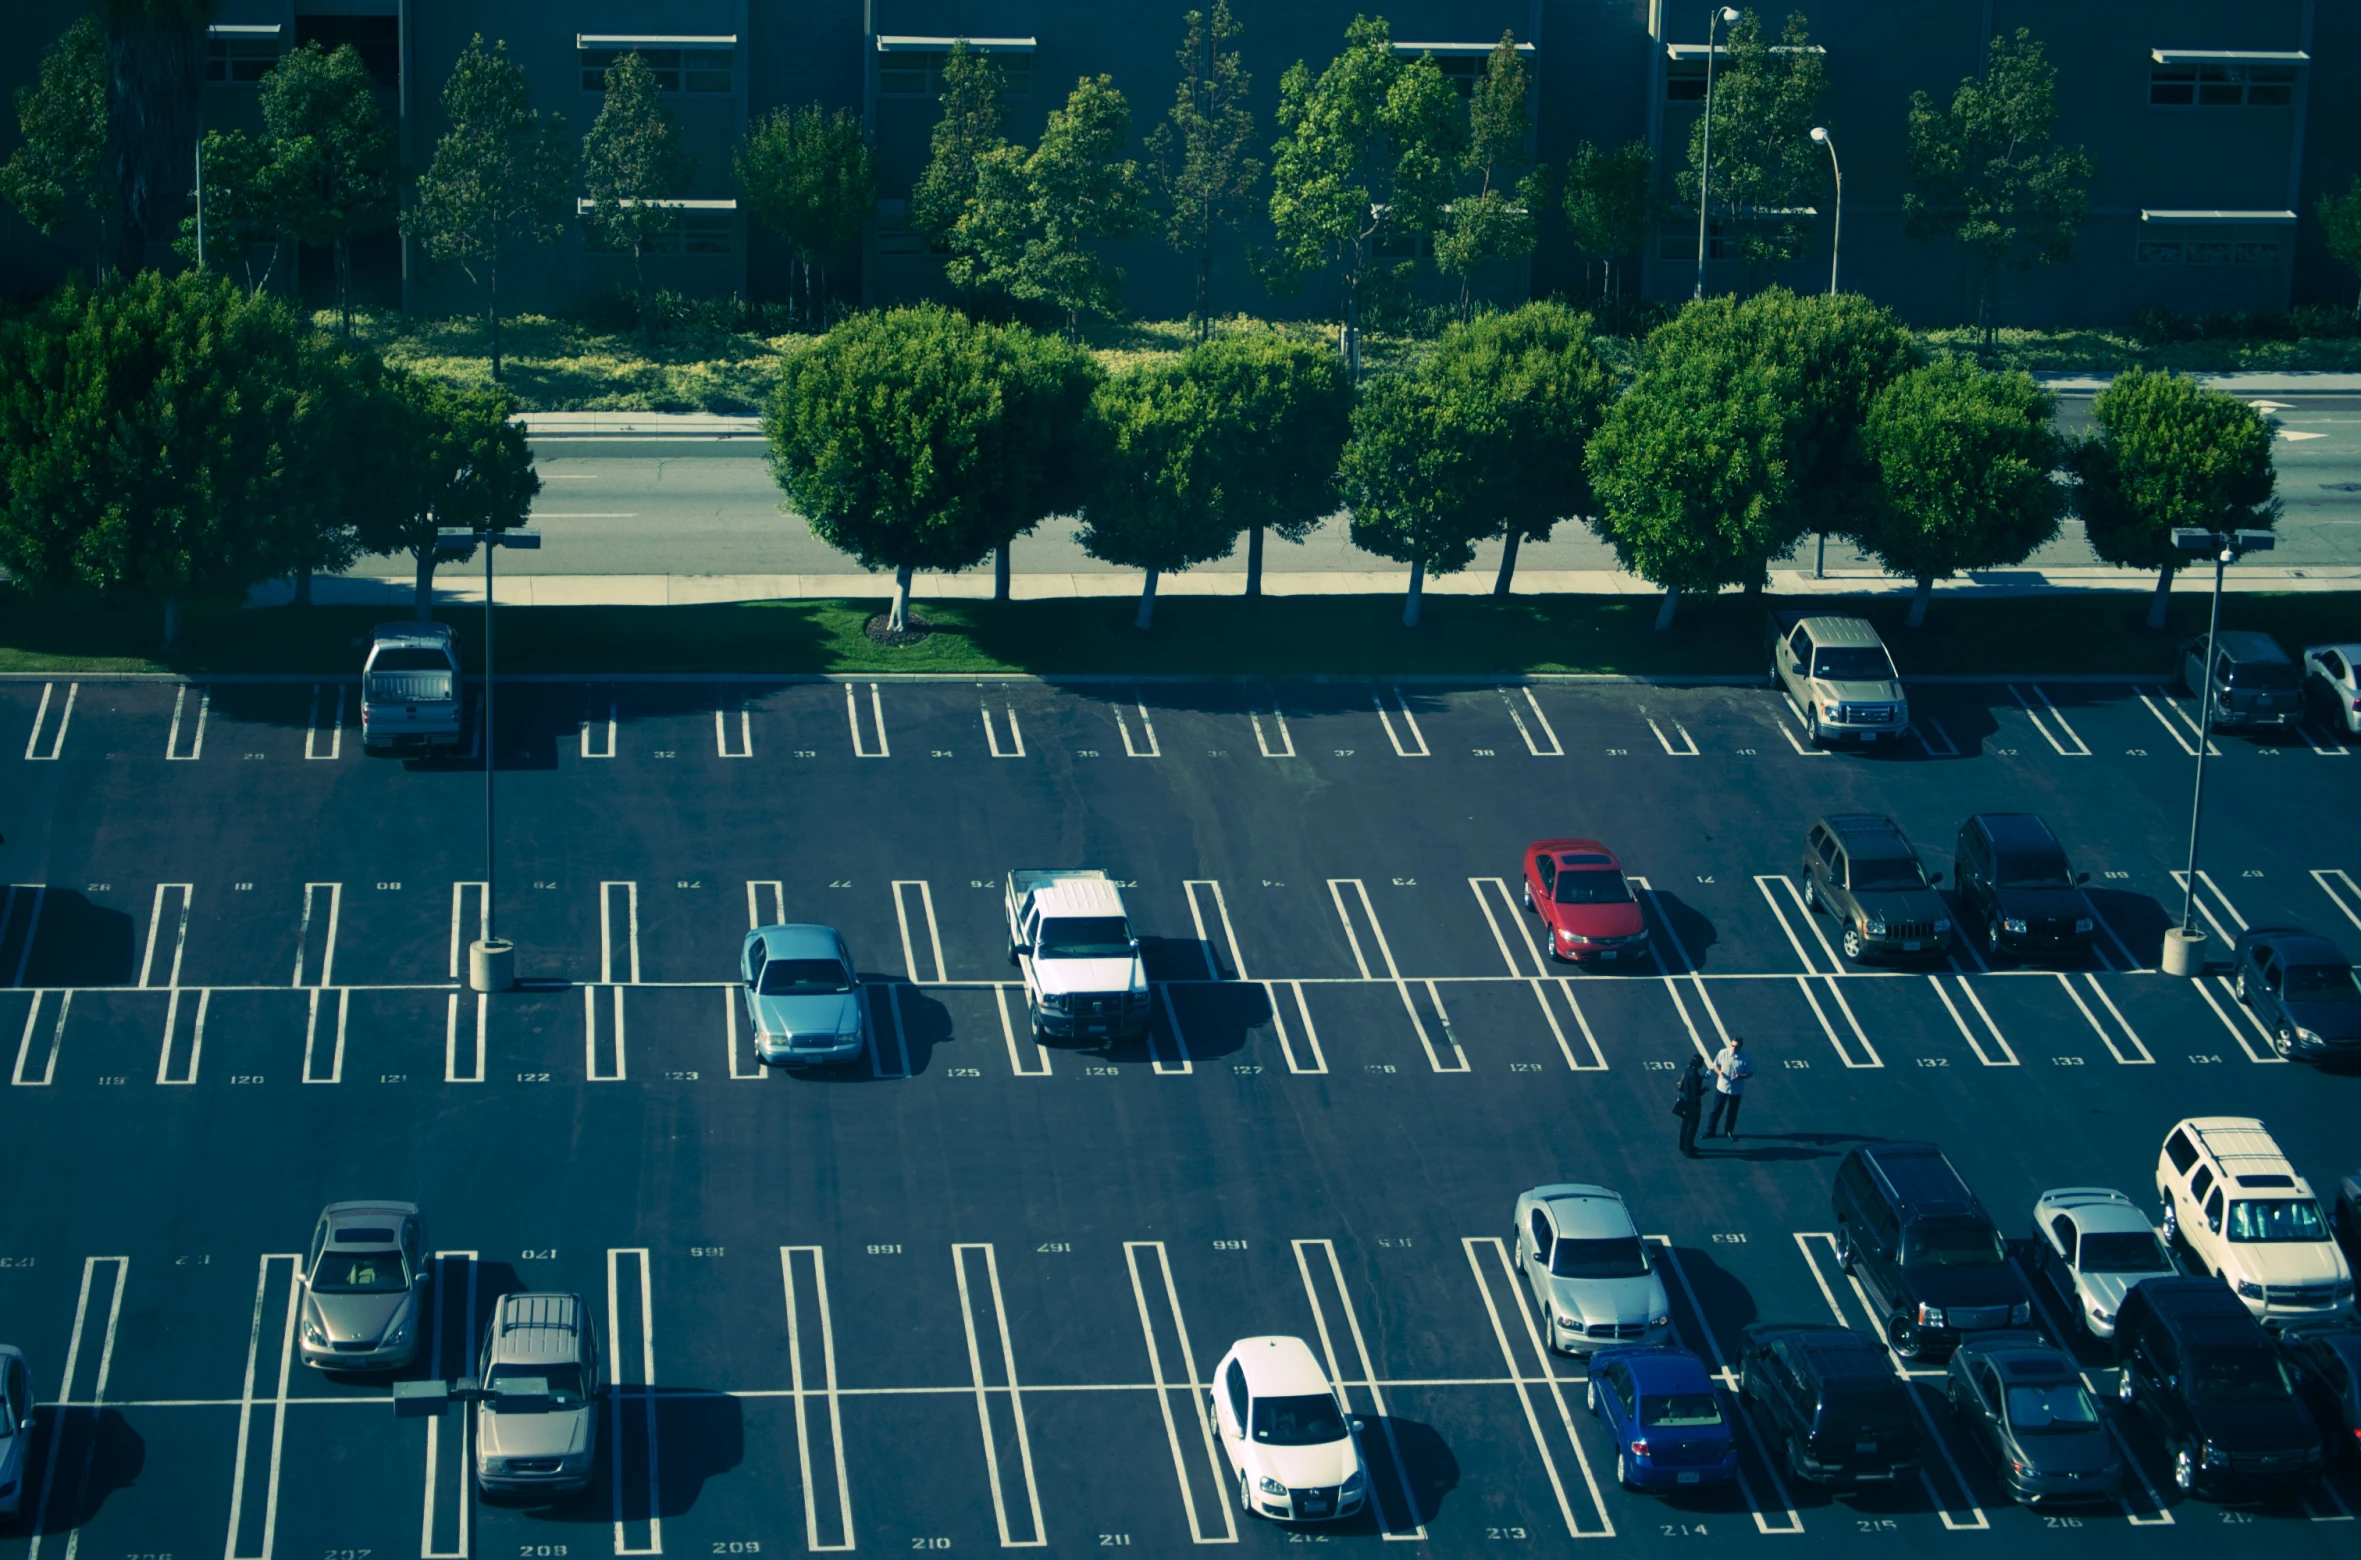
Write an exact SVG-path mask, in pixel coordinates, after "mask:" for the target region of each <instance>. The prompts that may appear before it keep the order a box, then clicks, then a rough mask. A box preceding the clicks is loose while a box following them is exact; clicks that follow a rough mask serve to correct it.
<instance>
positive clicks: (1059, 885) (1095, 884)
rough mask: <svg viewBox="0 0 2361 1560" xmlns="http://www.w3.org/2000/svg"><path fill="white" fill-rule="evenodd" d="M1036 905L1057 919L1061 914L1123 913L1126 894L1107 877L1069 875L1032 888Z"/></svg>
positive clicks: (1034, 905) (1041, 910)
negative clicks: (1054, 881) (1059, 880)
mask: <svg viewBox="0 0 2361 1560" xmlns="http://www.w3.org/2000/svg"><path fill="white" fill-rule="evenodd" d="M1033 907H1034V908H1035V909H1037V910H1039V911H1040V912H1041V913H1042V914H1043V915H1045V916H1048V917H1050V918H1052V919H1055V918H1057V917H1060V916H1085V915H1090V916H1097V915H1121V914H1122V913H1123V894H1122V892H1121V890H1119V889H1117V888H1116V887H1115V885H1114V884H1112V883H1110V882H1108V881H1107V880H1105V879H1104V878H1080V879H1076V878H1067V879H1065V880H1063V881H1061V882H1056V883H1045V884H1043V885H1042V886H1041V887H1039V888H1037V889H1035V890H1033Z"/></svg>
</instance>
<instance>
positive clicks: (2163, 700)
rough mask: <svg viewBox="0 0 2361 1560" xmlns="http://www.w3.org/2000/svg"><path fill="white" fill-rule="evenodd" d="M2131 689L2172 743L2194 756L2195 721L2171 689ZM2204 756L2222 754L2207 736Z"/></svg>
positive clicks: (2196, 728)
mask: <svg viewBox="0 0 2361 1560" xmlns="http://www.w3.org/2000/svg"><path fill="white" fill-rule="evenodd" d="M2132 691H2133V692H2134V693H2137V694H2138V695H2139V698H2140V702H2141V703H2142V704H2144V705H2146V706H2147V707H2148V713H2149V714H2151V715H2153V716H2155V717H2156V724H2158V725H2159V726H2162V727H2163V728H2164V734H2165V735H2166V736H2168V737H2170V738H2172V740H2173V743H2174V745H2175V746H2177V747H2178V748H2179V749H2180V750H2181V751H2182V752H2183V753H2184V754H2186V755H2188V756H2189V757H2191V758H2195V757H2196V756H2197V731H2198V726H2197V722H2195V721H2193V720H2191V719H2190V718H2189V712H2188V711H2187V710H2184V709H2182V708H2181V706H2180V701H2179V700H2177V699H2175V698H2174V697H2173V696H2172V691H2171V690H2170V689H2167V688H2159V689H2157V690H2156V691H2155V692H2154V693H2150V692H2149V691H2148V690H2147V689H2145V688H2135V689H2133V690H2132ZM2205 756H2206V757H2207V758H2219V757H2221V756H2222V750H2221V749H2220V748H2218V747H2215V746H2214V744H2213V739H2212V738H2211V737H2208V738H2207V739H2206V742H2205Z"/></svg>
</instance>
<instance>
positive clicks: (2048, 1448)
mask: <svg viewBox="0 0 2361 1560" xmlns="http://www.w3.org/2000/svg"><path fill="white" fill-rule="evenodd" d="M2008 1440H2009V1444H2010V1445H2012V1446H2014V1447H2015V1448H2016V1449H2017V1451H2018V1453H2019V1454H2020V1455H2021V1457H2022V1458H2023V1460H2024V1462H2025V1465H2026V1466H2027V1467H2028V1468H2030V1469H2032V1470H2033V1472H2035V1473H2098V1472H2101V1471H2102V1470H2105V1469H2108V1468H2119V1467H2121V1466H2122V1465H2123V1460H2122V1459H2121V1458H2120V1457H2118V1456H2117V1455H2116V1453H2115V1438H2114V1437H2113V1436H2111V1435H2109V1434H2108V1433H2107V1427H2106V1426H2105V1425H2104V1424H2098V1425H2093V1426H2091V1428H2089V1429H2088V1430H2060V1431H2048V1430H2045V1431H2038V1432H2035V1433H2033V1434H2029V1435H2019V1434H2017V1433H2016V1432H2015V1431H2013V1430H2012V1431H2010V1432H2009V1435H2008Z"/></svg>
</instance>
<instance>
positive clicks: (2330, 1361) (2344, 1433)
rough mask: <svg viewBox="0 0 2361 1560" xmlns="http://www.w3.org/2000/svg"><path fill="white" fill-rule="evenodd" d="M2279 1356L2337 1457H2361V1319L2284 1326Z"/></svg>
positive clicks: (2340, 1319) (2298, 1393)
mask: <svg viewBox="0 0 2361 1560" xmlns="http://www.w3.org/2000/svg"><path fill="white" fill-rule="evenodd" d="M2279 1357H2280V1358H2281V1359H2283V1360H2284V1361H2286V1363H2287V1373H2288V1374H2289V1375H2290V1376H2293V1377H2294V1378H2295V1390H2296V1393H2297V1395H2298V1396H2300V1397H2301V1398H2302V1399H2303V1400H2304V1401H2305V1402H2306V1403H2307V1404H2309V1405H2310V1406H2311V1409H2312V1417H2313V1418H2315V1419H2317V1420H2318V1421H2319V1422H2320V1434H2321V1436H2322V1438H2323V1439H2325V1440H2326V1441H2327V1442H2328V1446H2329V1452H2330V1455H2332V1456H2341V1457H2344V1458H2347V1459H2349V1460H2353V1461H2361V1322H2356V1321H2354V1320H2353V1319H2352V1318H2351V1317H2340V1318H2338V1319H2337V1320H2335V1321H2332V1322H2296V1323H2292V1324H2290V1325H2288V1326H2286V1327H2282V1328H2280V1329H2279Z"/></svg>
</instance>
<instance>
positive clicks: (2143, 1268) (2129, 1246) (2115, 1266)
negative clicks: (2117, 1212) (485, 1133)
mask: <svg viewBox="0 0 2361 1560" xmlns="http://www.w3.org/2000/svg"><path fill="white" fill-rule="evenodd" d="M2074 1258H2075V1261H2074V1265H2075V1266H2076V1267H2078V1268H2080V1269H2082V1271H2084V1272H2085V1273H2169V1272H2171V1271H2172V1263H2171V1261H2170V1260H2169V1259H2167V1258H2166V1256H2165V1255H2164V1248H2163V1247H2162V1246H2159V1245H2157V1244H2156V1237H2155V1236H2153V1235H2150V1234H2148V1233H2147V1232H2146V1231H2144V1230H2102V1231H2098V1232H2095V1233H2093V1234H2089V1235H2085V1236H2083V1237H2082V1244H2081V1245H2080V1246H2078V1247H2077V1248H2075V1252H2074Z"/></svg>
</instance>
